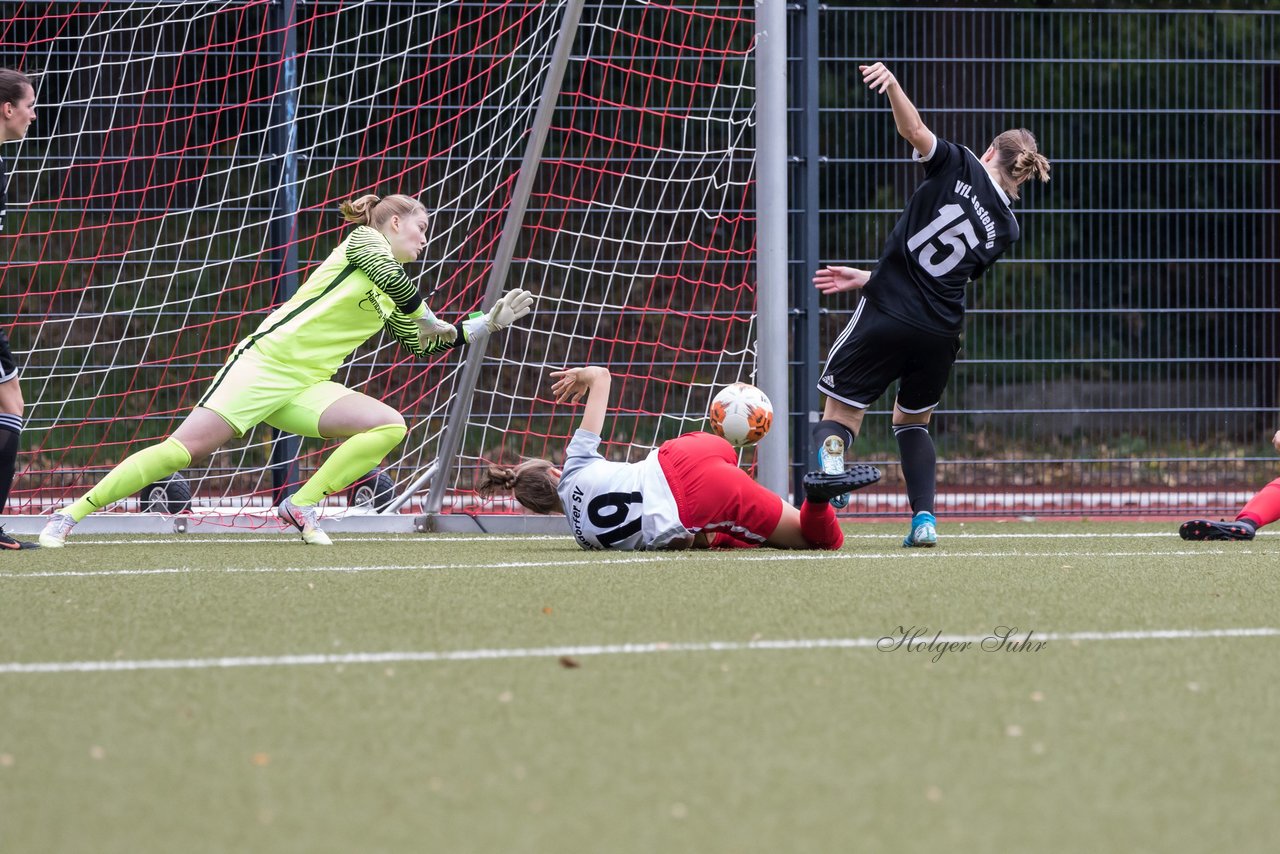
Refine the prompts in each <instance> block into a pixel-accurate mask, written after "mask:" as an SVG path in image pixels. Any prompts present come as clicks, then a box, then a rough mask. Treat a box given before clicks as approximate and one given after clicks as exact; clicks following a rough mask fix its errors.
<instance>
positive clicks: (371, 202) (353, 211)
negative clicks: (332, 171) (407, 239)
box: [338, 193, 427, 229]
mask: <svg viewBox="0 0 1280 854" xmlns="http://www.w3.org/2000/svg"><path fill="white" fill-rule="evenodd" d="M338 210H339V211H340V212H341V213H342V218H343V219H345V220H346V221H347V222H354V223H356V224H358V225H371V226H373V227H374V228H378V229H381V228H382V226H383V224H384V223H386V221H387V220H389V219H391V218H392V217H393V216H399V217H405V216H408V215H409V214H411V213H413V212H414V211H419V210H420V211H422V212H423V213H426V211H427V209H426V207H424V206H423V204H422V202H420V201H418V200H417V199H415V198H413V196H404V195H400V194H399V193H396V194H395V195H391V196H386V197H379V196H375V195H373V194H372V193H370V194H369V195H367V196H360V197H359V198H356V199H352V200H351V201H349V202H343V203H342V205H341V206H339V208H338Z"/></svg>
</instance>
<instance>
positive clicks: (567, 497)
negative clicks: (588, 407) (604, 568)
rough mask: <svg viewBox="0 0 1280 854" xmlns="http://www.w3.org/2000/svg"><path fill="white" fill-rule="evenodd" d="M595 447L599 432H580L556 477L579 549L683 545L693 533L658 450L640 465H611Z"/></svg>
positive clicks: (598, 442)
mask: <svg viewBox="0 0 1280 854" xmlns="http://www.w3.org/2000/svg"><path fill="white" fill-rule="evenodd" d="M599 447H600V437H599V436H598V435H597V434H595V433H592V432H591V431H589V430H578V431H577V432H576V433H574V434H573V439H572V441H570V442H569V448H568V450H567V451H566V452H565V461H564V468H563V470H562V471H561V474H560V486H559V487H558V488H557V489H558V492H559V493H560V501H561V503H562V504H563V505H564V512H565V515H566V516H568V517H569V528H570V530H572V531H573V538H574V539H575V540H577V541H578V545H580V546H582V547H583V548H584V549H619V550H623V551H631V550H636V551H646V550H649V549H669V548H682V547H687V546H688V545H689V543H691V542H692V540H693V534H692V532H690V531H689V530H688V529H687V528H685V527H684V525H682V524H680V513H679V510H678V509H677V508H676V499H675V496H673V495H672V494H671V487H670V486H669V485H668V484H667V478H666V475H665V474H663V472H662V466H661V465H659V464H658V452H657V451H656V450H655V451H652V452H650V454H649V456H647V457H645V459H643V460H641V461H640V462H638V463H615V462H610V461H609V460H606V459H605V458H604V457H602V456H601V455H600V451H599Z"/></svg>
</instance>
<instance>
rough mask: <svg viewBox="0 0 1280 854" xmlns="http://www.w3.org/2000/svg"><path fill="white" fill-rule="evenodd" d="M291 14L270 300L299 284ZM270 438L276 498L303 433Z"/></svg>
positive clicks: (280, 40)
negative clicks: (273, 267) (273, 281)
mask: <svg viewBox="0 0 1280 854" xmlns="http://www.w3.org/2000/svg"><path fill="white" fill-rule="evenodd" d="M296 20H297V19H296V18H295V16H294V0H282V2H279V3H277V4H276V5H275V6H274V8H273V9H272V23H273V25H274V26H275V30H276V36H275V38H276V41H277V45H278V47H277V52H278V54H279V56H280V59H281V63H280V76H279V81H278V83H277V85H276V94H275V98H274V100H273V101H272V104H271V131H270V145H271V154H272V156H273V157H276V158H279V163H280V170H279V173H278V175H279V177H278V179H277V181H276V197H275V206H274V209H273V210H272V212H271V228H270V232H269V233H270V235H271V244H272V246H274V247H275V250H274V255H273V258H272V260H273V261H274V262H275V264H274V266H275V269H276V270H277V278H276V286H275V292H274V293H273V294H272V299H271V301H272V303H273V304H278V303H281V302H283V301H285V300H287V299H289V297H291V296H293V294H294V292H295V291H297V289H298V244H297V242H296V231H297V227H298V137H297V128H296V126H295V125H294V122H295V120H296V118H297V114H298V92H297V83H298V46H297V35H296V27H295V22H296ZM272 433H273V434H274V437H275V438H274V439H273V440H272V442H271V502H272V503H273V504H277V505H278V504H279V503H280V502H281V501H283V500H284V499H285V498H286V497H287V496H288V490H289V487H290V485H291V484H296V483H297V482H298V451H299V449H300V448H301V446H302V439H301V438H300V437H298V436H295V435H293V434H291V433H282V432H280V431H279V430H273V431H272Z"/></svg>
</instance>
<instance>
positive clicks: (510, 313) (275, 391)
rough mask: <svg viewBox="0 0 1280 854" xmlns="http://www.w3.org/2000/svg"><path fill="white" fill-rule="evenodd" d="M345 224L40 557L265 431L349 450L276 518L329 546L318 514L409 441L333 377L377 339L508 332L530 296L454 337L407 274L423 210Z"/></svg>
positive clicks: (382, 409)
mask: <svg viewBox="0 0 1280 854" xmlns="http://www.w3.org/2000/svg"><path fill="white" fill-rule="evenodd" d="M342 216H343V218H344V219H346V220H347V221H348V222H354V223H358V226H357V227H356V228H355V229H353V230H352V231H351V233H350V234H349V235H347V237H346V239H345V240H343V241H342V242H341V243H340V244H338V247H337V248H336V249H335V250H334V251H333V254H331V255H330V256H329V258H328V259H327V260H326V261H325V262H324V263H323V264H321V265H320V266H319V267H317V268H316V270H315V272H313V273H312V274H311V275H310V276H309V277H308V278H307V281H306V282H305V283H304V284H303V285H302V287H300V288H299V289H298V292H297V293H296V294H295V295H294V296H293V297H292V298H290V299H289V300H288V301H287V302H285V303H284V304H283V305H281V306H280V307H279V308H277V309H276V310H275V311H273V312H272V313H271V314H270V315H268V316H267V318H266V319H265V320H264V321H263V322H262V324H261V325H260V326H259V327H258V329H257V331H256V332H254V333H253V334H252V335H250V336H249V337H248V338H246V339H245V340H243V341H241V342H240V343H239V344H238V345H237V346H236V348H235V349H234V350H233V351H232V352H231V357H230V358H229V359H228V360H227V364H226V365H225V366H223V368H222V370H221V371H219V372H218V374H217V375H216V376H215V377H214V378H213V383H212V384H211V385H210V386H209V389H208V391H206V392H205V394H204V397H203V398H201V400H200V402H199V404H198V405H197V406H196V408H195V409H193V410H192V411H191V414H190V415H188V416H187V418H186V420H184V421H183V422H182V424H181V425H179V427H178V429H177V430H175V431H174V433H173V435H172V436H170V437H169V438H168V439H165V440H164V441H163V442H160V443H159V444H156V445H152V446H150V447H148V448H144V449H143V450H141V451H138V452H137V453H135V454H133V455H131V456H129V457H127V458H125V459H124V460H123V461H122V462H121V463H120V464H119V465H117V466H116V467H115V468H114V469H112V470H111V472H110V473H108V474H107V476H106V477H104V478H103V479H102V481H101V482H100V483H99V484H98V485H97V486H96V487H94V488H93V489H92V490H90V491H89V493H88V494H87V495H85V496H84V497H83V498H81V499H80V500H79V501H77V502H75V503H74V504H71V505H70V506H68V507H66V508H64V509H63V510H61V511H59V512H57V513H54V514H53V515H52V516H51V517H50V519H49V522H48V524H46V525H45V527H44V531H43V532H41V534H40V544H41V545H42V546H46V547H50V548H57V547H60V546H62V545H63V542H64V541H65V540H66V538H67V534H69V533H70V532H71V529H72V527H74V526H75V524H76V523H77V522H79V521H80V520H81V519H83V518H84V517H85V516H87V515H89V514H90V513H92V512H94V511H95V510H101V509H102V508H103V507H106V506H107V505H108V504H111V503H113V502H115V501H118V500H120V499H121V498H124V497H126V496H128V495H132V494H133V493H135V492H137V491H138V490H140V489H142V488H143V487H145V486H147V485H148V484H151V483H154V482H156V481H158V480H161V479H163V478H165V477H168V476H169V475H171V474H173V473H174V472H176V471H178V470H179V469H182V468H185V467H187V466H189V465H190V464H191V462H192V460H197V459H201V458H203V457H206V456H208V455H209V454H211V453H213V452H214V451H216V450H217V449H218V448H220V447H222V446H223V445H224V444H226V443H227V442H228V441H230V440H231V439H232V438H235V437H238V436H243V435H244V434H245V433H246V432H247V431H248V430H250V429H252V428H253V427H254V426H256V425H258V424H260V423H263V422H265V423H267V424H270V425H271V426H272V427H276V428H278V429H280V430H282V431H284V432H287V433H293V434H296V435H298V436H306V437H309V438H313V439H345V440H346V441H344V442H343V443H342V444H341V445H339V446H338V447H337V448H336V449H335V450H334V451H333V453H332V454H330V455H329V458H328V459H327V460H325V462H324V464H323V465H321V466H320V468H319V469H317V470H316V472H315V474H314V475H312V476H311V479H310V480H308V481H307V482H306V483H305V484H303V486H302V488H301V489H299V490H298V491H297V492H295V493H294V494H293V495H291V496H289V497H288V498H286V499H285V500H284V501H283V502H281V504H280V507H279V509H278V512H279V514H280V518H281V519H283V520H285V521H286V522H288V523H289V524H290V525H293V526H294V527H295V528H297V529H298V530H300V531H301V532H302V540H303V542H306V543H310V544H313V545H329V537H328V536H327V535H326V534H325V533H324V531H322V530H321V529H320V525H319V514H318V511H317V505H318V504H319V503H320V501H321V500H322V499H323V498H324V497H325V496H326V495H332V494H333V493H335V492H340V491H341V490H343V489H344V488H346V487H347V486H349V485H350V484H352V483H354V482H355V481H356V480H358V479H359V478H361V477H363V476H364V475H366V474H368V472H369V470H370V469H372V468H374V467H375V466H377V465H378V464H379V463H380V462H381V461H382V458H383V457H385V456H386V455H387V453H388V452H390V451H391V449H392V448H394V447H395V446H396V445H398V444H399V443H400V440H401V439H403V438H404V436H405V432H406V430H405V423H404V418H403V417H401V415H400V413H399V412H396V411H395V410H394V409H392V408H391V407H390V406H387V405H386V404H384V403H382V402H381V401H378V400H375V399H373V398H371V397H369V396H367V395H364V394H361V393H360V392H356V391H352V390H351V389H349V388H346V387H344V386H341V385H339V384H338V383H335V382H332V381H331V380H330V377H332V376H333V374H334V372H335V371H337V370H338V368H339V367H340V366H341V365H342V363H343V362H344V361H346V359H347V357H348V356H350V355H351V352H352V351H353V350H355V349H356V348H357V347H359V346H360V345H361V344H363V343H364V342H365V341H367V340H368V339H369V338H371V337H372V336H374V335H376V334H377V333H378V332H379V331H381V330H382V329H383V328H386V329H387V331H389V332H390V333H391V335H392V336H394V337H395V339H396V340H397V341H399V342H400V343H401V344H402V345H403V346H404V347H406V348H407V349H408V350H409V351H410V352H412V353H414V354H415V355H418V356H430V355H432V354H435V353H439V352H442V351H444V350H448V349H449V348H451V347H456V346H458V345H459V344H462V343H464V342H466V343H471V342H473V341H477V340H479V339H480V338H482V337H484V336H487V335H489V334H490V333H492V332H497V331H499V330H501V329H505V328H506V327H508V326H510V325H511V324H512V323H515V322H516V321H517V320H519V319H520V318H522V317H524V316H525V315H527V314H528V313H529V311H530V308H531V306H532V305H533V297H532V296H530V294H529V293H528V291H523V290H512V291H508V292H507V293H506V294H504V295H503V297H502V298H501V299H499V300H498V302H497V303H496V304H495V305H494V306H493V308H492V309H490V311H489V312H488V314H486V315H483V316H479V317H473V318H470V319H467V320H464V321H462V322H461V323H459V324H458V325H457V326H454V325H453V324H451V323H446V322H444V321H442V320H438V319H437V318H436V316H435V315H434V314H432V313H431V311H430V310H429V309H428V308H427V306H426V303H424V302H423V301H422V298H421V297H420V296H419V295H418V290H417V288H416V287H414V285H413V283H412V282H411V281H410V280H409V277H408V275H406V273H405V270H404V265H405V264H407V263H409V262H410V261H413V260H414V259H416V258H417V257H418V255H419V254H421V252H422V250H423V249H424V248H425V247H426V245H427V211H426V209H425V208H424V207H423V206H422V204H421V203H420V202H418V201H417V200H416V199H413V198H410V197H409V196H401V195H393V196H387V197H386V198H382V199H380V198H378V197H377V196H373V195H369V196H362V197H360V198H358V199H356V200H354V201H351V202H344V203H343V205H342Z"/></svg>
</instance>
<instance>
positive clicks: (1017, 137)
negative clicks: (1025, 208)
mask: <svg viewBox="0 0 1280 854" xmlns="http://www.w3.org/2000/svg"><path fill="white" fill-rule="evenodd" d="M991 147H992V148H994V149H995V150H996V167H997V168H998V169H999V170H1000V178H1001V181H1000V185H1001V186H1002V187H1003V188H1004V191H1005V192H1006V193H1008V194H1009V198H1011V199H1014V200H1017V198H1018V187H1019V185H1021V184H1022V182H1023V181H1027V180H1030V179H1031V178H1039V179H1040V180H1041V182H1046V181H1048V180H1049V161H1048V159H1046V158H1045V156H1044V155H1043V154H1041V153H1040V152H1039V150H1038V149H1037V148H1036V137H1035V134H1033V133H1032V132H1031V131H1029V130H1027V129H1026V128H1015V129H1013V130H1007V131H1005V132H1004V133H1002V134H1000V135H999V136H997V137H996V138H995V139H994V140H992V141H991Z"/></svg>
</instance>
